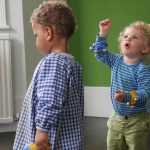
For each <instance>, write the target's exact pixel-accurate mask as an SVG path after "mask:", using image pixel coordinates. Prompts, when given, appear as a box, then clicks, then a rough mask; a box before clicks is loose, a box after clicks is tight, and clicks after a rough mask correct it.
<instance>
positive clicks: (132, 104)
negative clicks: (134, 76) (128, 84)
mask: <svg viewBox="0 0 150 150" xmlns="http://www.w3.org/2000/svg"><path fill="white" fill-rule="evenodd" d="M130 94H131V100H130V104H129V106H130V108H131V109H134V107H135V103H136V100H137V94H136V91H131V92H130Z"/></svg>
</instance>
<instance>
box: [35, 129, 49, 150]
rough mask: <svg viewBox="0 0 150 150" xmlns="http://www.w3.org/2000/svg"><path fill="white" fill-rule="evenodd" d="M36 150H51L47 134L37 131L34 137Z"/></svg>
mask: <svg viewBox="0 0 150 150" xmlns="http://www.w3.org/2000/svg"><path fill="white" fill-rule="evenodd" d="M35 144H36V146H37V150H51V148H50V142H49V138H48V133H47V132H44V131H41V130H39V129H37V131H36V136H35Z"/></svg>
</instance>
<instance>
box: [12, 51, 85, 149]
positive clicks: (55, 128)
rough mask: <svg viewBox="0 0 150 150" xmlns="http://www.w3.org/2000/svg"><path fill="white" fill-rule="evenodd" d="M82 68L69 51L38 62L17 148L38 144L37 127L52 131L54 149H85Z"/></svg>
mask: <svg viewBox="0 0 150 150" xmlns="http://www.w3.org/2000/svg"><path fill="white" fill-rule="evenodd" d="M83 111H84V92H83V80H82V68H81V66H80V65H79V63H78V62H76V61H75V59H74V57H73V56H72V55H70V54H67V53H51V54H48V55H47V56H45V57H44V58H43V59H42V60H41V61H40V62H39V64H38V66H37V68H36V70H35V72H34V75H33V79H32V81H31V83H30V86H29V88H28V91H27V93H26V96H25V99H24V103H23V107H22V111H21V116H20V120H19V124H18V128H17V132H16V136H15V142H14V146H13V150H22V149H23V148H24V146H25V145H26V144H29V143H34V142H35V141H34V140H35V132H36V128H38V129H41V130H43V131H47V132H48V133H49V139H50V143H51V144H52V150H83Z"/></svg>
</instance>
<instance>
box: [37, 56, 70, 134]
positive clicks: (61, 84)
mask: <svg viewBox="0 0 150 150" xmlns="http://www.w3.org/2000/svg"><path fill="white" fill-rule="evenodd" d="M64 64H65V63H64V61H60V59H59V58H47V59H46V60H45V61H44V63H43V64H42V66H41V69H40V71H39V75H38V80H37V99H38V102H37V104H36V112H37V114H36V119H35V122H36V127H37V128H40V129H42V130H45V131H48V130H50V128H51V127H52V126H57V125H58V124H59V121H60V118H61V114H62V111H63V108H64V107H63V106H64V103H65V100H66V99H67V98H66V97H67V85H68V83H67V70H66V68H65V65H64Z"/></svg>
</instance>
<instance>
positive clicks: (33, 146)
mask: <svg viewBox="0 0 150 150" xmlns="http://www.w3.org/2000/svg"><path fill="white" fill-rule="evenodd" d="M23 150H37V147H36V144H28V145H26V146H25V147H24V149H23Z"/></svg>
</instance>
